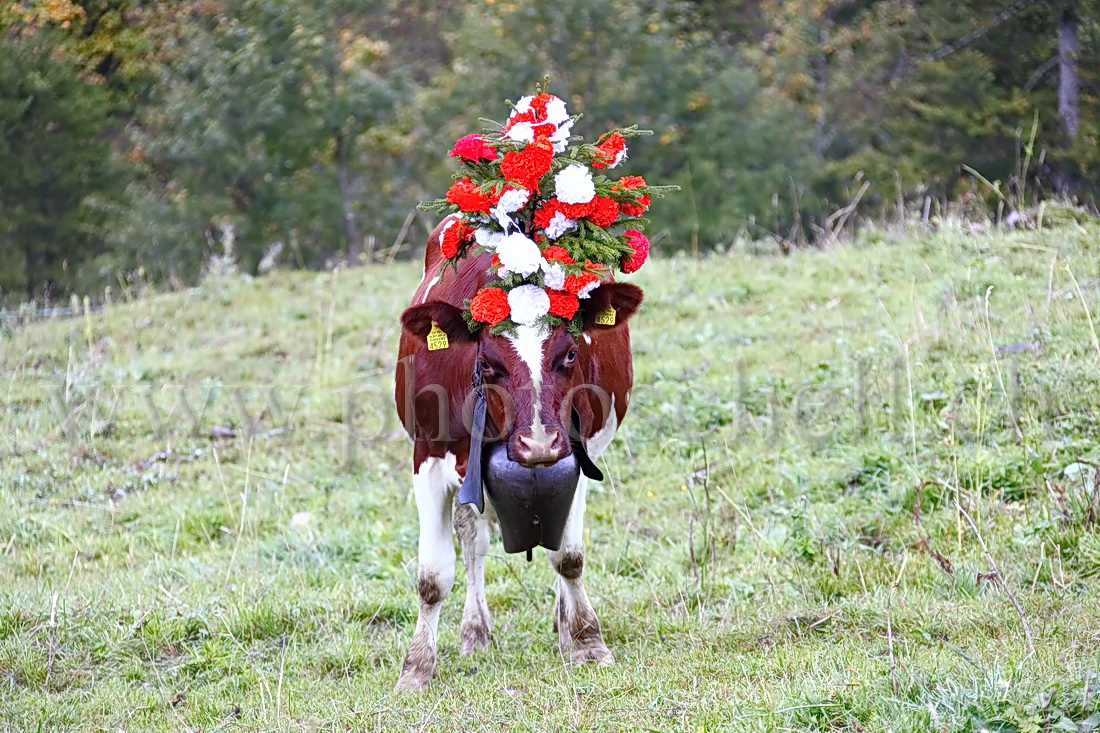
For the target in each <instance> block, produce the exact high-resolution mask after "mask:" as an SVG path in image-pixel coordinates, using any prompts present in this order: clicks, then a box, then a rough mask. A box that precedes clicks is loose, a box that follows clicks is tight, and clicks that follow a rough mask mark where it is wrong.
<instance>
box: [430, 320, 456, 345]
mask: <svg viewBox="0 0 1100 733" xmlns="http://www.w3.org/2000/svg"><path fill="white" fill-rule="evenodd" d="M450 345H451V342H450V341H448V340H447V334H446V333H445V332H444V331H443V329H442V328H440V327H439V324H438V323H436V322H435V321H432V330H431V331H428V351H439V350H440V349H446V348H447V347H449V346H450Z"/></svg>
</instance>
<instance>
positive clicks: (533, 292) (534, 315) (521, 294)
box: [508, 285, 550, 326]
mask: <svg viewBox="0 0 1100 733" xmlns="http://www.w3.org/2000/svg"><path fill="white" fill-rule="evenodd" d="M508 307H509V309H510V310H511V313H510V314H509V315H510V316H511V318H512V320H513V321H515V322H516V323H518V324H519V325H521V326H530V325H533V324H534V323H535V322H536V321H538V319H540V318H542V317H543V316H545V315H546V314H547V313H549V312H550V296H549V295H547V294H546V291H545V290H543V289H542V288H540V287H539V286H538V285H520V286H519V287H518V288H512V289H511V290H510V291H508Z"/></svg>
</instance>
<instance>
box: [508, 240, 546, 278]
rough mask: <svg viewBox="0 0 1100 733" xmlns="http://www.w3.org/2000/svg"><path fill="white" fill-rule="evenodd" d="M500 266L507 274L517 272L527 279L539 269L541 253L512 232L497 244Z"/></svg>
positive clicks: (528, 241) (530, 243)
mask: <svg viewBox="0 0 1100 733" xmlns="http://www.w3.org/2000/svg"><path fill="white" fill-rule="evenodd" d="M497 255H498V256H499V257H500V264H501V265H502V266H503V267H504V268H505V269H506V270H508V272H518V273H519V274H521V275H523V276H524V277H527V276H528V275H531V274H533V273H534V272H536V271H537V270H538V269H539V265H541V264H542V251H541V250H539V246H538V245H537V244H535V243H534V242H532V241H531V240H530V239H528V238H527V237H526V236H525V235H524V234H522V233H521V232H512V233H511V234H509V235H507V236H505V237H504V238H502V239H501V240H500V243H499V244H497Z"/></svg>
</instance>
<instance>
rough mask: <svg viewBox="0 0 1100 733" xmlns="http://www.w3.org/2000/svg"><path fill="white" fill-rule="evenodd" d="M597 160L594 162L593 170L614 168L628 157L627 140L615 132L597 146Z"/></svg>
mask: <svg viewBox="0 0 1100 733" xmlns="http://www.w3.org/2000/svg"><path fill="white" fill-rule="evenodd" d="M596 150H597V154H596V159H595V160H593V161H592V167H593V168H614V167H615V166H616V165H618V164H619V162H620V161H621V160H622V159H623V158H625V157H626V140H623V136H622V135H620V134H619V133H617V132H613V133H611V134H610V135H608V136H607V137H605V138H604V139H603V140H601V141H600V143H599V145H597V146H596Z"/></svg>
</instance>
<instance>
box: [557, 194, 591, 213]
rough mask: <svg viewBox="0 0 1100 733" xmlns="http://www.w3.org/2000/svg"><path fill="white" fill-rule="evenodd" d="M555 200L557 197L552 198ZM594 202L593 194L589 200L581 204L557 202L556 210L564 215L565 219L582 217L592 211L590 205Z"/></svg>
mask: <svg viewBox="0 0 1100 733" xmlns="http://www.w3.org/2000/svg"><path fill="white" fill-rule="evenodd" d="M554 200H555V201H557V199H554ZM595 203H596V197H595V196H593V197H592V200H591V201H588V202H586V203H583V204H563V203H561V202H560V201H559V202H558V210H559V211H561V213H562V214H564V215H565V217H566V218H567V219H583V218H584V217H586V216H588V213H589V212H590V211H592V206H593V205H594V204H595Z"/></svg>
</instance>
